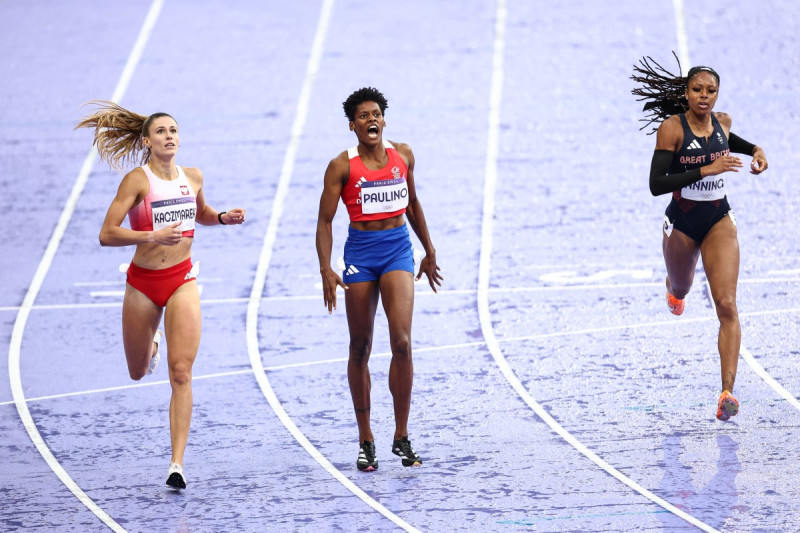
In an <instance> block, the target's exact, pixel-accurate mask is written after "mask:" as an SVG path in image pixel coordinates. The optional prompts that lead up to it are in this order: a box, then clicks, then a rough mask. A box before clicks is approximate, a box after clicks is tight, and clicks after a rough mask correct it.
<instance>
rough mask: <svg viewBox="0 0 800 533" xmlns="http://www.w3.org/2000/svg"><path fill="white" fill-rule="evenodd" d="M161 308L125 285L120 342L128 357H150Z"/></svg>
mask: <svg viewBox="0 0 800 533" xmlns="http://www.w3.org/2000/svg"><path fill="white" fill-rule="evenodd" d="M161 313H162V309H161V308H160V307H158V306H157V305H156V304H154V303H153V302H152V301H151V300H150V298H148V297H147V296H145V295H144V294H143V293H142V292H140V291H139V290H137V289H135V288H133V287H132V286H131V285H126V287H125V298H124V300H123V303H122V342H123V345H124V347H125V354H126V355H127V356H128V358H129V359H130V358H136V359H139V358H141V359H142V360H145V359H146V358H148V357H150V353H151V350H152V346H153V335H155V332H156V329H157V328H158V324H159V323H160V322H161Z"/></svg>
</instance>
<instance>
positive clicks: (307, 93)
mask: <svg viewBox="0 0 800 533" xmlns="http://www.w3.org/2000/svg"><path fill="white" fill-rule="evenodd" d="M333 1H334V0H324V2H323V4H322V9H321V12H320V16H319V22H318V23H317V30H316V32H315V35H314V43H313V44H312V47H311V56H310V57H309V60H308V66H307V69H306V75H305V80H304V82H303V89H302V90H301V92H300V98H299V100H298V103H297V113H296V114H295V117H294V123H293V124H292V135H291V139H290V141H289V146H288V147H287V149H286V154H285V156H284V159H283V167H282V169H281V175H280V178H279V181H278V189H277V191H276V193H275V199H274V200H273V202H272V210H271V213H270V218H269V225H268V227H267V232H266V234H265V236H264V244H263V246H262V248H261V255H260V257H259V260H258V268H257V270H256V274H255V276H254V279H253V287H252V290H251V291H250V299H249V301H248V304H247V329H246V334H247V352H248V355H249V357H250V365H251V366H252V367H253V372H254V374H255V377H256V380H257V381H258V385H259V387H261V391H262V392H263V393H264V397H265V398H266V399H267V401H268V402H269V405H270V406H271V407H272V410H273V411H275V414H276V415H277V416H278V419H280V421H281V422H282V423H283V425H284V426H285V427H286V429H288V430H289V433H291V434H292V436H293V437H294V438H295V439H296V440H297V442H298V443H299V444H300V445H301V446H302V447H303V449H305V450H306V452H308V454H309V455H311V457H313V458H314V459H315V460H316V461H317V462H318V463H319V464H320V465H321V466H322V468H324V469H325V470H326V471H327V472H328V473H329V474H330V475H331V476H333V477H334V478H335V479H336V480H337V481H339V483H341V484H342V485H344V486H345V487H346V488H347V489H349V490H350V492H352V493H353V494H355V495H356V496H357V497H359V498H360V499H361V500H362V501H363V502H364V503H366V504H367V505H369V506H370V507H372V508H373V509H374V510H376V511H377V512H379V513H380V514H382V515H383V516H384V517H386V518H388V519H389V520H391V521H392V522H394V523H395V524H396V525H397V526H398V527H401V528H403V529H404V530H406V531H413V532H416V531H417V529H416V528H414V527H413V526H411V525H410V524H408V523H406V522H405V521H403V520H402V519H401V518H400V517H399V516H397V515H395V514H394V513H392V512H391V511H390V510H389V509H387V508H386V507H384V506H383V505H382V504H381V503H380V502H378V501H377V500H375V499H374V498H372V497H371V496H369V495H368V494H367V493H366V492H364V491H363V490H361V489H360V488H359V487H358V485H356V484H355V483H353V482H352V481H351V480H350V479H349V478H348V477H347V476H345V475H344V474H343V473H342V472H340V471H339V470H338V469H337V468H336V467H335V466H333V464H332V463H331V462H330V461H328V459H326V458H325V456H324V455H322V454H321V453H320V452H319V450H317V448H315V447H314V445H313V444H311V441H309V440H308V438H307V437H306V436H305V435H304V434H303V432H302V431H300V428H298V427H297V425H296V424H295V423H294V421H293V420H292V418H291V417H290V416H289V415H288V413H287V412H286V410H285V409H284V408H283V405H281V402H280V400H278V397H277V396H276V395H275V392H274V391H273V390H272V386H271V385H270V383H269V379H268V378H267V374H266V371H265V369H264V365H263V363H262V361H261V353H260V350H259V346H258V310H259V305H260V303H261V299H262V294H263V293H264V285H265V283H266V278H267V272H268V270H269V264H270V261H271V260H272V250H273V248H274V246H275V241H276V240H277V235H278V227H279V225H280V220H281V216H282V214H283V208H284V205H285V201H286V197H287V195H288V193H289V183H290V181H291V179H292V173H293V171H294V164H295V160H296V157H297V148H298V146H299V144H300V138H301V136H302V133H303V128H304V126H305V123H306V117H307V116H308V108H309V101H310V99H311V88H312V86H313V83H314V78H315V77H316V73H317V69H318V68H319V62H320V58H321V56H322V50H323V43H324V41H325V36H326V34H327V32H328V24H329V22H330V17H331V11H332V10H333Z"/></svg>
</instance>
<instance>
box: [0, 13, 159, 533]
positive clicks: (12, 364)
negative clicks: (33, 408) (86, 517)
mask: <svg viewBox="0 0 800 533" xmlns="http://www.w3.org/2000/svg"><path fill="white" fill-rule="evenodd" d="M163 5H164V0H153V3H152V4H151V5H150V9H149V11H148V12H147V16H146V17H145V20H144V23H143V24H142V28H141V30H139V36H138V37H137V39H136V43H135V44H134V45H133V49H132V50H131V53H130V55H129V56H128V61H127V62H126V63H125V68H124V69H123V70H122V75H121V76H120V79H119V82H118V83H117V87H116V89H115V90H114V94H113V96H112V97H111V100H112V101H113V102H119V101H120V100H121V99H122V97H123V95H124V94H125V92H126V91H127V89H128V85H129V84H130V81H131V78H132V77H133V73H134V71H135V70H136V66H137V65H138V64H139V60H140V59H141V57H142V53H143V52H144V48H145V45H146V44H147V41H148V39H149V38H150V34H151V33H152V31H153V28H154V27H155V24H156V21H157V20H158V15H159V13H160V12H161V8H162V7H163ZM96 159H97V150H96V149H95V147H94V146H92V148H91V149H90V150H89V153H88V154H87V155H86V158H85V159H84V160H83V166H82V167H81V170H80V172H79V173H78V177H77V179H76V181H75V184H74V185H73V186H72V191H71V192H70V195H69V197H68V198H67V203H66V205H65V206H64V210H63V211H62V212H61V216H60V217H59V219H58V223H57V224H56V227H55V229H54V230H53V234H52V235H51V236H50V240H49V242H48V243H47V248H46V249H45V251H44V255H43V256H42V259H41V261H40V262H39V266H38V267H37V268H36V272H35V273H34V275H33V280H31V284H30V285H29V286H28V292H27V293H26V294H25V298H24V299H23V301H22V305H21V306H20V309H19V312H18V314H17V319H16V321H15V322H14V329H13V330H12V332H11V343H10V346H9V349H8V374H9V381H10V382H11V393H12V396H13V397H14V403H15V404H16V406H17V412H18V413H19V417H20V420H21V421H22V423H23V424H24V426H25V429H26V430H27V432H28V436H30V438H31V440H32V441H33V444H34V445H35V446H36V449H37V450H39V453H40V454H41V455H42V457H43V458H44V460H45V462H46V463H47V465H48V466H49V467H50V468H51V469H52V470H53V472H54V473H55V474H56V475H57V476H58V478H59V479H60V480H61V482H62V483H63V484H64V485H65V486H66V487H67V488H68V489H69V490H70V491H71V492H72V493H73V494H74V495H75V496H76V497H77V498H78V499H79V500H80V501H81V503H83V504H84V505H85V506H86V507H87V508H88V509H89V510H90V511H91V512H92V513H94V515H95V516H97V517H98V518H99V519H100V520H102V521H103V523H104V524H106V525H107V526H108V527H109V528H111V529H112V530H114V531H120V532H122V531H125V529H123V527H122V526H120V525H119V524H118V523H117V522H115V521H114V519H113V518H111V517H110V516H109V515H108V514H107V513H106V512H105V511H103V510H102V509H101V508H100V507H99V506H98V505H97V504H96V503H95V502H94V501H93V500H92V499H91V498H89V496H88V495H87V494H86V493H85V492H83V490H81V488H80V487H79V486H78V484H77V483H75V481H74V480H73V479H72V478H71V477H70V475H69V474H68V473H67V471H66V470H64V468H63V467H62V466H61V463H59V462H58V460H57V459H56V458H55V456H54V455H53V453H52V452H51V451H50V448H48V446H47V443H45V441H44V439H43V438H42V435H41V433H39V430H38V429H37V428H36V423H35V422H34V421H33V417H32V416H31V413H30V410H28V406H27V404H26V401H25V391H24V390H23V388H22V376H21V373H20V355H21V348H22V336H23V334H24V332H25V325H26V323H27V321H28V316H29V315H30V312H31V309H32V308H33V303H34V302H35V301H36V296H37V295H38V294H39V291H40V290H41V287H42V283H43V282H44V279H45V277H46V276H47V273H48V271H49V270H50V266H51V265H52V263H53V259H54V257H55V254H56V252H57V251H58V247H59V245H60V244H61V239H62V238H63V237H64V233H66V230H67V226H68V225H69V221H70V219H71V218H72V214H73V213H74V212H75V207H76V205H77V204H78V200H79V199H80V196H81V193H82V192H83V189H84V187H85V186H86V182H87V181H88V179H89V174H90V172H91V170H92V167H94V164H95V161H96Z"/></svg>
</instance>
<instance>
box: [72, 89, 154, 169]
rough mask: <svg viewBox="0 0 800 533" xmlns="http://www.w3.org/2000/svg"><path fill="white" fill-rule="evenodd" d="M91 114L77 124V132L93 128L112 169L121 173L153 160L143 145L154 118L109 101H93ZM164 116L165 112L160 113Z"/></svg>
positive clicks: (148, 150) (96, 139)
mask: <svg viewBox="0 0 800 533" xmlns="http://www.w3.org/2000/svg"><path fill="white" fill-rule="evenodd" d="M87 104H88V105H92V106H94V107H95V110H94V112H93V113H92V114H90V115H89V116H87V117H85V118H84V119H83V120H81V121H80V122H78V125H77V126H75V129H78V128H89V129H94V142H93V143H92V144H94V145H95V146H96V147H97V151H98V152H99V153H100V159H102V160H103V161H105V162H106V163H108V165H109V166H110V167H111V168H114V169H116V170H122V169H123V168H124V167H125V166H127V165H130V164H133V165H136V166H138V165H144V164H147V162H148V161H150V149H149V148H147V147H146V146H145V145H144V143H143V142H142V137H144V136H146V135H147V129H146V127H148V126H149V125H150V121H151V119H152V118H155V115H151V116H150V117H146V116H144V115H140V114H138V113H134V112H133V111H128V110H127V109H125V108H124V107H122V106H119V105H117V104H115V103H114V102H109V101H106V100H92V101H90V102H87ZM157 115H160V116H164V115H166V114H165V113H157Z"/></svg>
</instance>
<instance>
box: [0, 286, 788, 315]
mask: <svg viewBox="0 0 800 533" xmlns="http://www.w3.org/2000/svg"><path fill="white" fill-rule="evenodd" d="M792 282H800V278H795V277H790V278H751V279H740V280H739V284H740V285H746V284H757V283H792ZM663 286H664V282H663V281H648V282H639V283H634V282H632V283H591V284H578V285H546V286H535V287H490V288H488V289H487V290H488V292H489V293H490V294H495V293H505V292H562V291H582V290H585V289H613V290H617V289H631V288H645V287H663ZM337 292H338V293H340V294H341V293H342V292H343V291H342V289H341V287H340V288H339V289H338V290H337ZM477 292H478V291H477V289H440V290H439V291H438V292H436V293H434V292H420V293H418V294H415V295H414V298H432V297H434V296H440V297H441V296H454V295H462V294H477ZM318 299H319V294H306V295H296V296H263V297H262V298H261V301H262V302H298V301H303V300H318ZM249 301H250V298H208V299H206V300H200V304H201V305H217V304H238V303H247V302H249ZM93 307H97V308H103V307H122V302H121V301H119V302H91V303H78V304H39V305H33V306H31V309H35V310H54V309H91V308H93ZM20 309H21V306H18V305H9V306H0V312H3V311H13V312H17V311H19V310H20ZM798 311H800V308H790V309H778V310H775V311H759V312H753V313H740V314H739V316H757V315H760V314H770V313H791V312H798Z"/></svg>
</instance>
